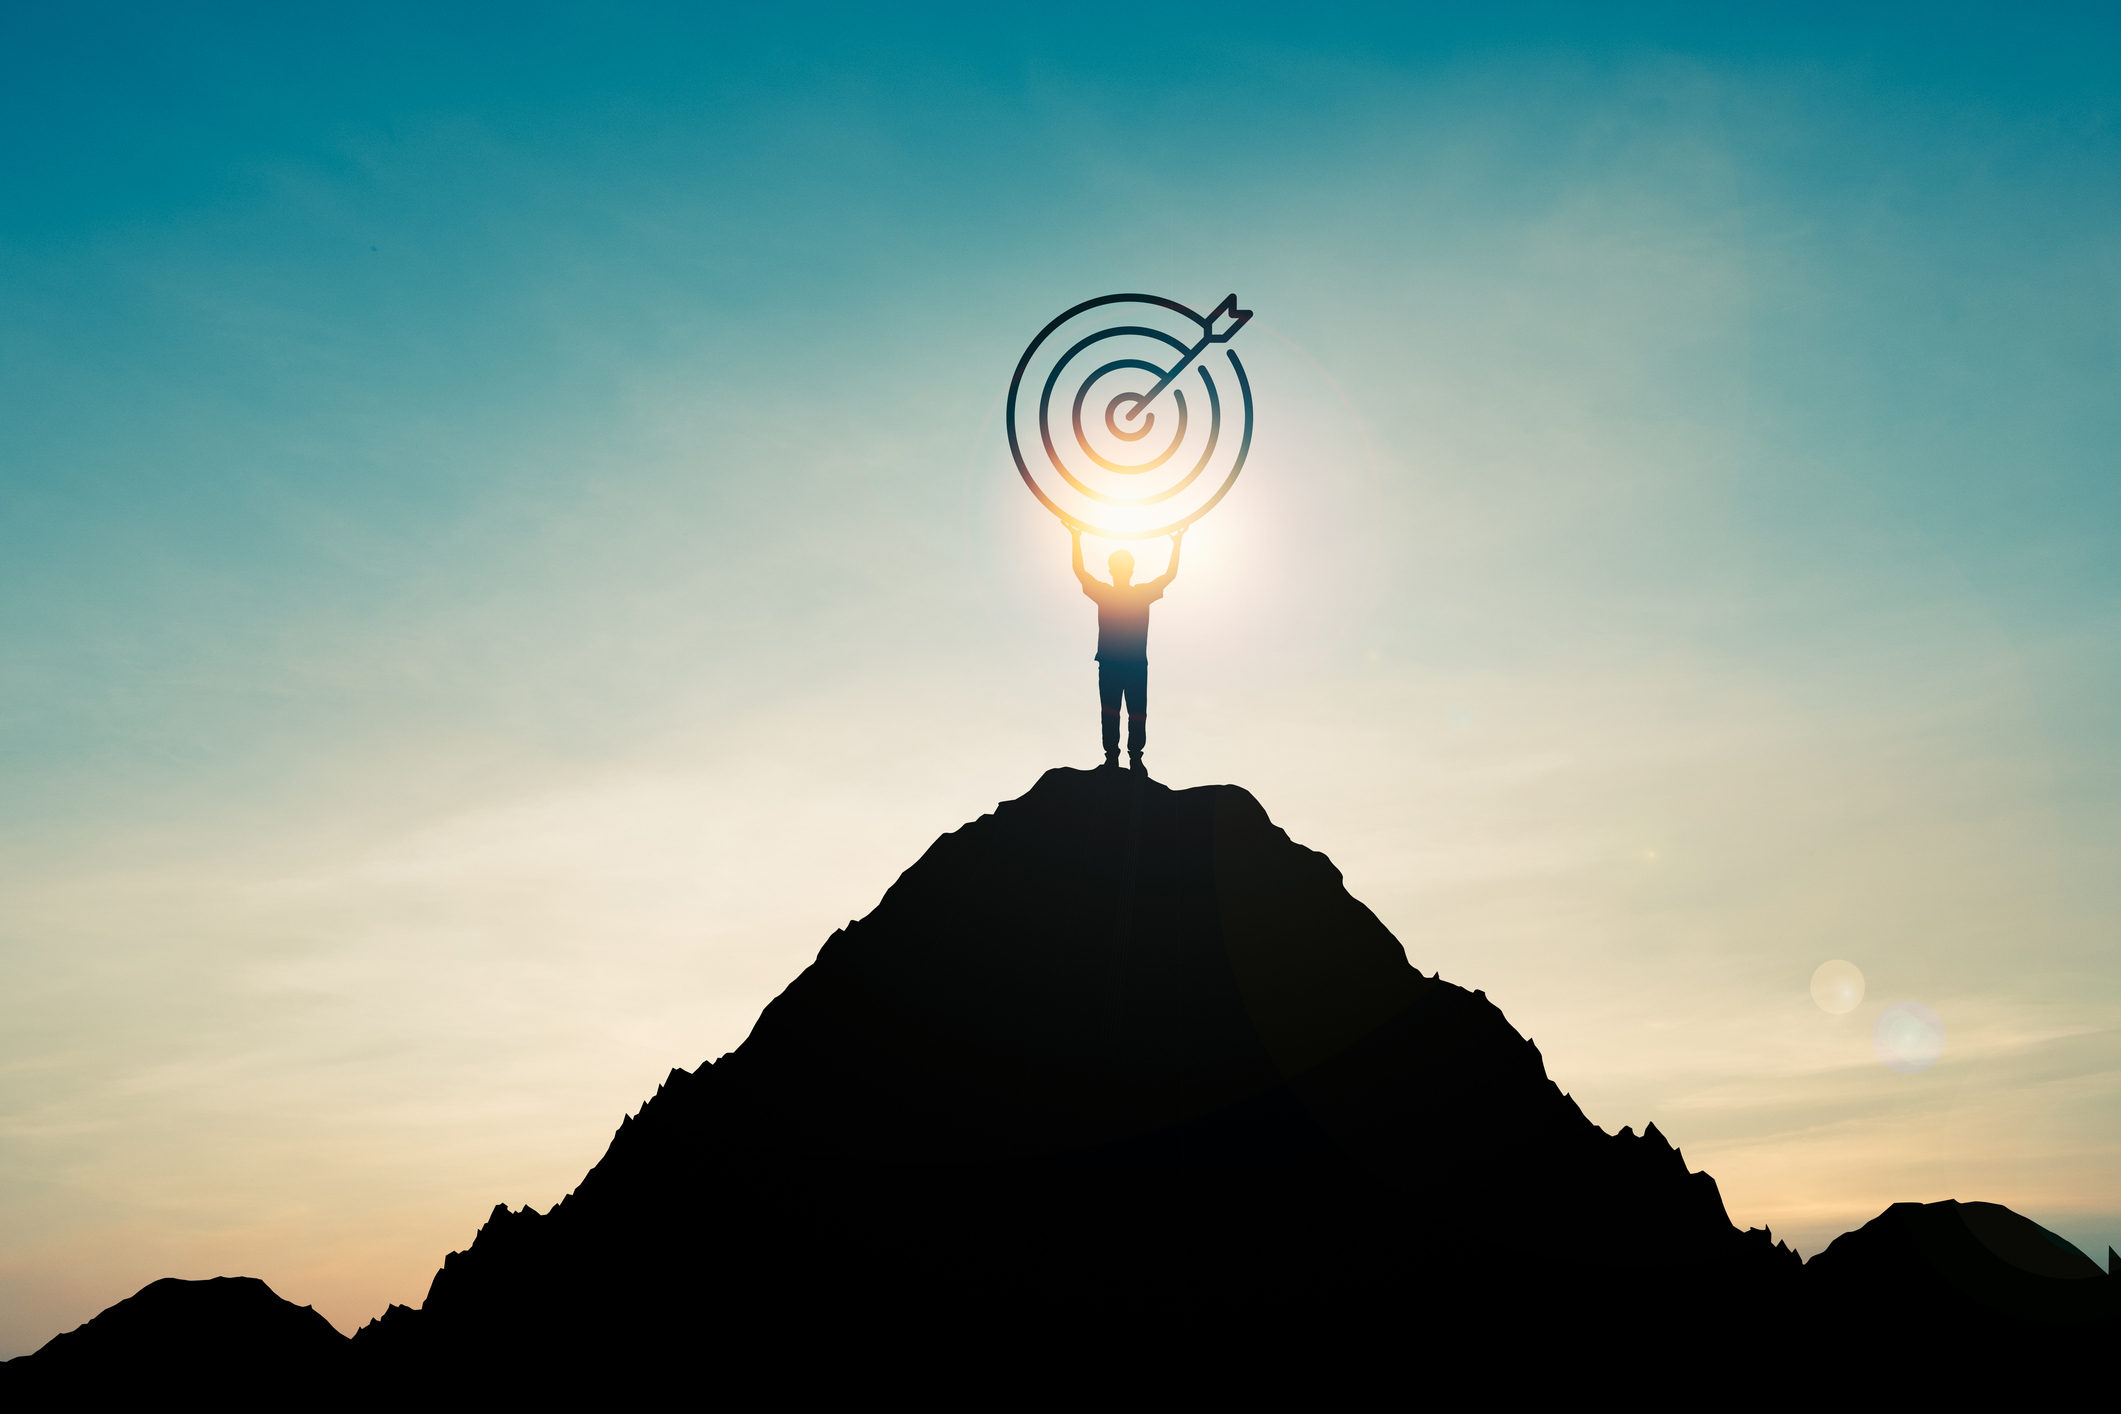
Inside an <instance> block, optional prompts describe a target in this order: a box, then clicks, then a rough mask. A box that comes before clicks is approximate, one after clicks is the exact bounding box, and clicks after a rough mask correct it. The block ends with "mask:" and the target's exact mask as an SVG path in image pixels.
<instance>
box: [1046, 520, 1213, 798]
mask: <svg viewBox="0 0 2121 1414" xmlns="http://www.w3.org/2000/svg"><path fill="white" fill-rule="evenodd" d="M1068 534H1069V536H1070V537H1071V538H1072V539H1073V540H1074V542H1075V577H1076V578H1077V579H1078V580H1080V581H1082V586H1083V593H1085V594H1087V595H1089V596H1090V597H1091V598H1092V599H1095V600H1096V601H1097V702H1098V707H1099V708H1100V724H1101V725H1102V726H1103V728H1104V733H1105V764H1106V765H1107V766H1117V765H1119V714H1120V707H1121V704H1122V703H1124V704H1125V706H1126V711H1127V755H1128V757H1129V764H1130V765H1131V766H1133V768H1134V769H1135V770H1137V771H1143V772H1146V771H1147V769H1148V768H1146V767H1145V766H1143V765H1142V747H1143V745H1144V743H1145V739H1146V738H1147V736H1148V726H1149V606H1150V605H1151V604H1153V603H1155V602H1156V601H1157V600H1159V599H1161V598H1163V597H1164V591H1165V590H1166V589H1168V588H1170V587H1171V581H1172V580H1174V579H1177V578H1178V551H1179V542H1180V541H1181V540H1183V539H1184V538H1185V534H1186V532H1185V531H1183V530H1181V531H1179V532H1178V533H1177V534H1175V535H1173V536H1172V537H1171V566H1170V568H1169V569H1166V570H1165V571H1164V572H1163V573H1162V574H1160V575H1158V576H1157V577H1156V578H1154V579H1152V580H1150V581H1149V582H1148V583H1147V584H1131V583H1129V582H1128V581H1130V580H1131V579H1133V578H1134V556H1132V555H1130V554H1128V553H1127V552H1126V551H1125V550H1114V551H1113V552H1112V558H1111V559H1110V560H1108V561H1107V562H1106V563H1108V564H1109V565H1110V566H1111V567H1112V582H1111V583H1110V584H1107V583H1105V582H1104V581H1103V580H1101V579H1099V578H1098V577H1097V576H1096V575H1093V574H1091V573H1090V571H1088V570H1086V569H1084V568H1083V532H1082V530H1081V528H1080V527H1078V526H1073V525H1071V526H1069V527H1068Z"/></svg>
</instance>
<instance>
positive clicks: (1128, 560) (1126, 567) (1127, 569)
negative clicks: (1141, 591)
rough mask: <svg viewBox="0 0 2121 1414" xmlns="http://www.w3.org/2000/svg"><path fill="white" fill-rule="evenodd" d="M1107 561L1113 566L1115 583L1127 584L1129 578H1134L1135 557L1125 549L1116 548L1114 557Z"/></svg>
mask: <svg viewBox="0 0 2121 1414" xmlns="http://www.w3.org/2000/svg"><path fill="white" fill-rule="evenodd" d="M1105 563H1106V564H1108V565H1110V566H1111V567H1112V582H1113V583H1114V584H1125V583H1126V582H1127V581H1128V580H1130V579H1132V578H1134V557H1133V556H1132V555H1130V554H1128V553H1127V552H1126V551H1125V550H1114V551H1113V552H1112V558H1111V559H1109V560H1107V561H1105Z"/></svg>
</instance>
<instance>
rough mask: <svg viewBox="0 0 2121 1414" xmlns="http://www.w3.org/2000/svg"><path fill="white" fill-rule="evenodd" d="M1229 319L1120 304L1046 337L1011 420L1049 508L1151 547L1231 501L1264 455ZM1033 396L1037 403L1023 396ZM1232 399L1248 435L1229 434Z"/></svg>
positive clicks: (1021, 383) (1021, 378) (1023, 373)
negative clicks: (1028, 449)
mask: <svg viewBox="0 0 2121 1414" xmlns="http://www.w3.org/2000/svg"><path fill="white" fill-rule="evenodd" d="M1221 313H1222V311H1220V310H1218V311H1217V313H1216V314H1215V315H1210V316H1208V317H1207V318H1203V317H1202V316H1200V315H1198V314H1195V313H1194V312H1193V311H1192V310H1191V309H1188V308H1187V307H1186V306H1185V305H1182V304H1180V303H1178V302H1177V301H1176V300H1168V299H1164V298H1162V297H1161V296H1158V295H1106V296H1104V297H1103V298H1101V299H1094V300H1086V301H1084V302H1083V303H1081V304H1079V305H1077V306H1075V307H1074V308H1073V309H1071V310H1069V311H1068V312H1067V313H1065V314H1062V315H1061V316H1060V317H1059V318H1057V319H1055V320H1053V322H1052V323H1050V324H1048V325H1047V326H1046V327H1045V328H1044V329H1041V330H1040V331H1039V334H1038V337H1037V338H1035V339H1033V340H1032V341H1031V344H1030V346H1029V347H1028V348H1026V349H1025V350H1024V356H1023V357H1022V358H1021V359H1019V360H1017V365H1016V374H1015V376H1014V377H1012V378H1011V379H1010V380H1009V402H1008V412H1007V425H1008V434H1009V454H1010V456H1011V457H1012V458H1014V459H1015V462H1016V470H1017V474H1018V475H1020V476H1022V477H1023V479H1024V484H1025V485H1026V486H1028V487H1030V488H1031V494H1032V495H1034V496H1036V497H1038V499H1039V502H1040V503H1041V504H1042V505H1044V506H1045V507H1046V509H1047V510H1049V511H1051V512H1053V514H1054V515H1056V516H1058V517H1060V519H1061V520H1062V521H1064V522H1065V523H1067V524H1068V525H1071V526H1074V527H1076V528H1078V529H1080V530H1082V531H1084V532H1086V533H1088V534H1091V535H1097V536H1102V537H1104V538H1106V539H1109V540H1147V539H1151V538H1154V537H1156V536H1160V535H1169V534H1171V533H1172V532H1174V531H1178V530H1183V529H1184V528H1185V527H1187V526H1189V525H1191V524H1192V523H1193V522H1194V521H1196V520H1198V519H1200V518H1201V517H1202V516H1204V515H1206V514H1207V513H1208V512H1209V511H1210V510H1212V509H1214V507H1215V505H1216V503H1217V502H1219V501H1221V500H1222V498H1223V497H1224V496H1226V495H1228V494H1229V491H1230V488H1231V487H1232V486H1233V485H1235V484H1236V482H1237V477H1238V473H1239V472H1241V471H1243V470H1244V465H1245V458H1246V456H1247V455H1248V454H1249V453H1250V452H1251V449H1252V386H1251V383H1250V381H1249V380H1248V379H1247V378H1246V377H1245V366H1244V364H1243V362H1241V361H1240V360H1239V358H1238V356H1237V352H1236V350H1234V349H1231V348H1229V347H1227V341H1228V339H1229V338H1230V335H1231V333H1234V332H1235V328H1232V329H1231V330H1229V331H1228V332H1224V333H1222V334H1220V335H1217V334H1215V333H1214V324H1215V320H1216V319H1217V318H1218V317H1219V316H1220V315H1221ZM1241 313H1243V312H1241ZM1244 317H1245V318H1249V317H1250V316H1249V313H1244ZM1241 325H1242V320H1240V321H1239V326H1238V327H1241ZM1223 359H1227V367H1224V366H1221V363H1222V360H1223ZM1174 370H1176V376H1173V371H1174ZM1218 378H1220V379H1221V380H1222V381H1221V382H1218ZM1026 387H1032V388H1036V389H1037V390H1038V398H1037V401H1036V403H1035V404H1031V403H1030V402H1029V400H1028V399H1022V398H1021V397H1020V395H1021V393H1022V392H1023V390H1024V389H1025V388H1026ZM1226 392H1234V393H1235V394H1236V397H1235V399H1234V400H1233V401H1234V402H1235V403H1236V404H1237V405H1238V407H1240V408H1241V409H1242V419H1243V420H1242V425H1241V426H1238V427H1232V428H1229V429H1225V428H1224V426H1223V404H1224V399H1225V395H1226ZM1056 408H1058V410H1059V413H1060V416H1059V419H1058V421H1059V423H1060V425H1059V426H1058V427H1056V426H1055V422H1056V418H1055V411H1056ZM1034 438H1035V444H1036V447H1037V453H1035V454H1034V456H1033V457H1031V458H1028V459H1027V458H1026V457H1025V455H1024V448H1025V446H1026V445H1027V444H1030V443H1032V442H1033V440H1034Z"/></svg>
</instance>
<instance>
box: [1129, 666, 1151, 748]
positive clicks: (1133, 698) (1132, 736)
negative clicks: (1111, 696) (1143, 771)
mask: <svg viewBox="0 0 2121 1414" xmlns="http://www.w3.org/2000/svg"><path fill="white" fill-rule="evenodd" d="M1148 739H1149V665H1148V664H1147V663H1129V664H1128V665H1127V752H1128V754H1129V755H1131V756H1132V757H1133V758H1134V763H1135V764H1136V765H1137V766H1138V765H1140V764H1141V757H1142V748H1143V747H1144V746H1145V745H1147V744H1148Z"/></svg>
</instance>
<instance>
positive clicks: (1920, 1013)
mask: <svg viewBox="0 0 2121 1414" xmlns="http://www.w3.org/2000/svg"><path fill="white" fill-rule="evenodd" d="M1871 1047H1872V1049H1874V1050H1876V1051H1877V1052H1878V1059H1879V1060H1880V1061H1883V1062H1884V1063H1885V1068H1886V1069H1887V1070H1897V1071H1899V1072H1900V1073H1901V1074H1902V1075H1916V1074H1919V1073H1921V1072H1922V1071H1925V1070H1928V1069H1929V1068H1930V1067H1931V1066H1933V1065H1935V1064H1936V1063H1937V1058H1938V1057H1939V1056H1941V1055H1943V1054H1944V1019H1943V1018H1942V1017H1940V1016H1938V1015H1937V1013H1936V1012H1934V1011H1931V1010H1930V1009H1929V1008H1928V1007H1926V1006H1924V1005H1923V1004H1922V1003H1920V1002H1894V1003H1893V1004H1892V1005H1891V1006H1889V1007H1887V1008H1886V1009H1885V1010H1884V1011H1881V1012H1879V1013H1878V1020H1877V1021H1876V1022H1874V1023H1873V1024H1872V1026H1871Z"/></svg>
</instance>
